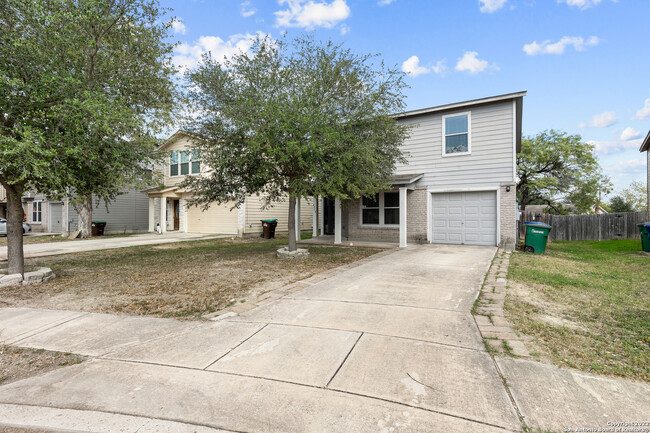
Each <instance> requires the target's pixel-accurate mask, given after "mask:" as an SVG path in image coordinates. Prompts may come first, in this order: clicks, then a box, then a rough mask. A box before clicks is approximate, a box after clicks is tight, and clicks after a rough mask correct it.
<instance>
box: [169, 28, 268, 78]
mask: <svg viewBox="0 0 650 433" xmlns="http://www.w3.org/2000/svg"><path fill="white" fill-rule="evenodd" d="M256 36H260V37H264V36H265V34H264V33H262V32H257V34H255V35H253V34H250V33H246V34H237V35H232V36H230V37H229V38H228V40H227V41H224V40H223V39H221V38H220V37H218V36H201V37H200V38H199V39H198V41H196V42H194V44H193V45H190V44H186V43H182V44H180V45H178V46H177V47H176V48H175V49H174V51H175V55H174V57H173V59H172V60H173V62H174V64H175V65H176V66H177V67H178V68H179V69H180V70H181V72H183V71H185V70H186V69H187V68H192V67H194V66H196V65H197V63H198V62H199V61H200V60H201V56H202V55H203V54H206V53H211V54H212V57H213V58H214V59H215V60H216V61H218V62H222V61H223V60H224V57H228V58H229V57H232V56H233V55H234V54H238V53H240V52H243V53H245V52H247V51H248V50H249V49H250V47H251V46H252V45H253V40H254V39H255V37H256Z"/></svg>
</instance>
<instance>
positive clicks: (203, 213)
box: [147, 131, 313, 236]
mask: <svg viewBox="0 0 650 433" xmlns="http://www.w3.org/2000/svg"><path fill="white" fill-rule="evenodd" d="M193 140H194V138H193V137H192V136H191V135H190V134H188V133H187V132H184V131H178V132H176V133H175V134H174V135H172V136H171V137H169V138H168V139H167V140H166V141H165V143H163V145H162V146H161V147H160V148H159V149H158V151H159V152H166V153H167V154H168V155H169V156H167V157H166V159H165V163H164V164H163V166H162V167H160V168H159V170H162V172H163V186H162V187H161V188H156V189H152V190H149V191H147V194H148V195H149V231H151V232H153V231H155V230H156V229H157V228H158V227H160V229H161V230H162V231H163V232H167V231H180V232H188V233H211V234H223V235H233V236H249V235H250V236H253V235H259V234H260V233H261V232H262V222H261V220H263V219H277V220H278V226H277V228H276V232H279V233H287V232H288V224H287V219H288V214H289V201H288V200H286V201H282V202H277V203H275V204H273V206H272V207H269V208H263V197H260V196H257V195H249V196H247V197H246V200H245V201H244V204H243V205H241V206H240V207H239V208H237V207H235V206H234V202H233V203H225V204H221V205H218V204H216V203H214V204H212V205H211V206H210V207H209V208H208V209H203V208H202V207H201V206H198V207H197V206H190V204H189V201H190V200H191V199H192V192H190V191H187V190H184V189H182V188H180V187H179V185H180V184H181V182H182V181H183V180H184V179H185V178H186V176H201V175H202V174H204V173H205V172H206V171H207V170H208V168H207V167H206V166H205V165H204V164H202V163H201V161H197V160H193V158H192V152H191V149H192V147H193ZM312 215H313V213H312V200H310V199H302V200H301V201H300V206H299V209H298V212H297V216H298V219H299V228H300V230H311V229H312V221H313V217H312ZM297 228H298V227H297Z"/></svg>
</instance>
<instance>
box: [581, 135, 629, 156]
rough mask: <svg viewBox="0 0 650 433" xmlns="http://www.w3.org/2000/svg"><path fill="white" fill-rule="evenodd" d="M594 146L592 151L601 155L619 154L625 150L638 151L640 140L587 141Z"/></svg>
mask: <svg viewBox="0 0 650 433" xmlns="http://www.w3.org/2000/svg"><path fill="white" fill-rule="evenodd" d="M587 143H589V144H591V145H593V146H594V150H595V151H596V152H598V153H600V154H603V155H609V154H612V153H616V152H621V151H623V150H627V149H638V148H639V147H641V140H640V139H639V140H630V141H618V140H617V141H588V142H587Z"/></svg>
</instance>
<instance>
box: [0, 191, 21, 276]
mask: <svg viewBox="0 0 650 433" xmlns="http://www.w3.org/2000/svg"><path fill="white" fill-rule="evenodd" d="M5 190H6V191H7V258H8V262H9V263H8V265H9V269H8V272H7V273H8V274H24V273H25V256H24V253H23V217H24V211H23V205H22V198H23V187H22V186H21V185H5Z"/></svg>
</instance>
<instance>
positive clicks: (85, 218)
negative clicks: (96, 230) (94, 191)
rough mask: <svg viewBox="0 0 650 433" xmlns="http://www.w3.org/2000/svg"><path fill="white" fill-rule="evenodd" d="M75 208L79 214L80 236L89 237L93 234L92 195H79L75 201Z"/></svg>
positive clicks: (78, 228)
mask: <svg viewBox="0 0 650 433" xmlns="http://www.w3.org/2000/svg"><path fill="white" fill-rule="evenodd" d="M74 208H75V210H76V211H77V213H78V214H79V225H78V227H77V230H80V231H81V233H80V234H79V237H80V238H89V237H90V236H91V235H92V219H93V198H92V196H79V197H77V198H76V200H75V201H74Z"/></svg>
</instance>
